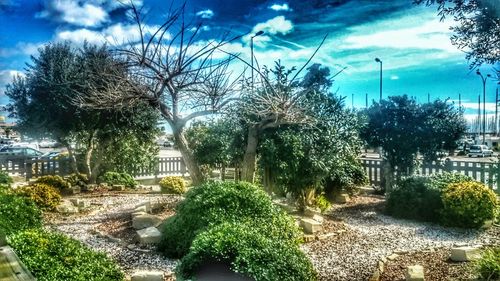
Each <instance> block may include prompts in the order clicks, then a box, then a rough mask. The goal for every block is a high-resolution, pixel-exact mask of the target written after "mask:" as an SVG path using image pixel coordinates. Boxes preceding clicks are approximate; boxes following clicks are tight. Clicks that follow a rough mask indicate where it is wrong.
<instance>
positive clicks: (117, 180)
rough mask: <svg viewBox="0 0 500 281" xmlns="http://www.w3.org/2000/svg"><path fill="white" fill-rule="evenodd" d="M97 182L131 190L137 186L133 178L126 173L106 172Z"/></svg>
mask: <svg viewBox="0 0 500 281" xmlns="http://www.w3.org/2000/svg"><path fill="white" fill-rule="evenodd" d="M99 180H100V182H105V183H107V184H110V185H124V186H126V187H131V188H134V187H135V186H136V185H137V183H136V182H135V180H134V178H133V177H132V176H131V175H129V174H127V173H117V172H106V173H105V174H104V175H102V176H101V177H100V178H99Z"/></svg>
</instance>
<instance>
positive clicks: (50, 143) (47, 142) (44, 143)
mask: <svg viewBox="0 0 500 281" xmlns="http://www.w3.org/2000/svg"><path fill="white" fill-rule="evenodd" d="M38 145H39V146H40V147H42V148H55V147H57V146H58V143H57V142H56V141H51V140H43V141H41V142H39V143H38Z"/></svg>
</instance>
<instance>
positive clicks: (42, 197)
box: [16, 183, 61, 211]
mask: <svg viewBox="0 0 500 281" xmlns="http://www.w3.org/2000/svg"><path fill="white" fill-rule="evenodd" d="M16 193H17V194H19V195H22V196H25V197H28V198H30V199H31V200H33V202H35V204H36V205H37V206H38V207H39V208H40V209H43V210H49V211H51V210H55V208H56V207H57V205H59V203H60V202H61V194H60V193H59V190H57V189H56V188H54V187H52V186H51V185H47V184H43V183H35V184H32V185H29V186H23V187H20V188H17V189H16Z"/></svg>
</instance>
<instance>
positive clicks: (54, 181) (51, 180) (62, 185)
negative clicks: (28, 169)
mask: <svg viewBox="0 0 500 281" xmlns="http://www.w3.org/2000/svg"><path fill="white" fill-rule="evenodd" d="M35 183H41V184H46V185H50V186H52V187H53V188H55V189H57V190H59V191H62V190H68V189H70V188H71V184H70V183H69V182H67V181H66V180H64V179H63V178H62V177H60V176H43V177H39V178H38V179H37V180H36V181H35Z"/></svg>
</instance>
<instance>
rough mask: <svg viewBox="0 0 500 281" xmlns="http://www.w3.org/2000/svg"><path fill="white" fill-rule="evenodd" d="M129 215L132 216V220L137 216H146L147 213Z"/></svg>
mask: <svg viewBox="0 0 500 281" xmlns="http://www.w3.org/2000/svg"><path fill="white" fill-rule="evenodd" d="M130 215H131V216H132V219H133V218H134V217H137V216H142V215H147V213H146V212H133V213H132V214H130Z"/></svg>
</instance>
